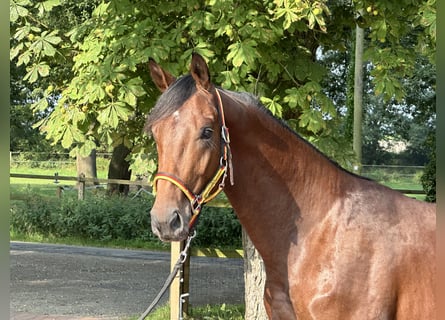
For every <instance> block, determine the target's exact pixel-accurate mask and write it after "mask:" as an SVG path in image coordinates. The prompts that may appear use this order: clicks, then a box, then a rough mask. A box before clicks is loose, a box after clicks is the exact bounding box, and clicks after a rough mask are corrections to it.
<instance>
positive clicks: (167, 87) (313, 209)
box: [146, 54, 436, 320]
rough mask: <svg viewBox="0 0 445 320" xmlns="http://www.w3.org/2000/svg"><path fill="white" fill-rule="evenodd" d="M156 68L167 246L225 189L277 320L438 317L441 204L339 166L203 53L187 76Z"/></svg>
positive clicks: (157, 210) (153, 123) (158, 226)
mask: <svg viewBox="0 0 445 320" xmlns="http://www.w3.org/2000/svg"><path fill="white" fill-rule="evenodd" d="M150 72H151V76H152V79H153V81H154V82H155V84H156V85H157V87H158V88H159V89H160V90H161V91H162V92H163V94H162V95H161V96H160V98H159V99H158V102H157V104H156V106H155V107H154V109H153V111H152V112H151V114H150V115H149V117H148V119H147V124H146V129H147V130H148V131H149V132H151V133H152V134H153V137H154V139H155V141H156V143H157V149H158V157H159V159H158V160H159V172H160V173H159V175H158V176H157V177H156V179H155V181H154V185H155V187H156V189H157V195H156V200H155V203H154V205H153V208H152V210H151V217H152V229H153V232H154V233H155V234H156V235H157V236H159V238H160V239H162V240H164V241H179V240H184V239H185V238H186V237H187V235H188V233H189V229H190V228H191V225H190V221H191V220H193V219H194V218H195V216H196V215H197V214H198V213H199V207H200V206H201V202H205V201H204V200H202V198H203V197H204V198H205V197H206V196H207V194H210V193H212V194H213V193H216V192H217V191H218V189H221V188H222V187H224V185H225V187H224V192H225V194H226V195H227V198H228V199H229V201H230V203H231V204H232V206H233V208H234V210H235V212H236V214H237V216H238V218H239V220H240V222H241V224H242V225H243V226H244V228H245V230H246V231H247V233H248V235H249V236H250V238H251V240H252V241H253V243H254V245H255V247H256V248H257V249H258V251H259V253H260V254H261V256H262V258H263V260H264V264H265V268H266V275H267V279H266V287H265V292H264V303H265V306H266V311H267V313H268V316H269V318H270V319H285V320H288V319H329V320H332V319H360V320H361V319H429V320H430V319H435V318H436V313H435V286H434V282H435V272H436V261H435V228H436V216H435V210H436V209H435V205H432V204H427V203H424V202H421V201H417V200H413V199H410V198H408V197H405V196H404V195H402V194H401V193H399V192H396V191H394V190H391V189H389V188H387V187H384V186H382V185H379V184H377V183H375V182H373V181H370V180H367V179H365V178H362V177H359V176H356V175H354V174H352V173H349V172H347V171H345V170H343V169H342V168H340V167H339V166H338V165H336V164H335V163H334V162H332V161H330V160H329V159H328V158H327V157H325V156H324V155H323V154H321V153H320V152H319V151H317V150H316V149H315V148H314V147H313V146H312V145H310V144H309V143H307V142H306V141H305V140H303V139H302V138H301V137H299V136H298V135H297V134H296V133H294V132H293V131H292V130H290V129H289V128H288V127H287V126H286V125H285V124H284V123H282V122H280V121H279V120H277V119H275V118H274V117H273V116H271V115H270V113H269V112H267V110H266V109H265V108H264V107H262V106H261V105H260V103H259V102H258V100H257V99H255V98H254V97H252V96H251V95H250V94H247V93H237V92H232V91H227V90H223V89H221V88H217V87H215V86H214V85H213V84H212V83H211V81H210V75H209V70H208V66H207V64H206V62H205V61H204V59H203V58H202V57H201V56H199V55H197V54H194V55H193V57H192V62H191V67H190V74H189V75H186V76H183V77H180V78H178V79H175V78H174V77H173V76H172V75H170V74H169V73H168V72H166V71H164V70H163V69H162V68H161V67H159V66H158V65H157V64H156V63H155V62H154V61H150ZM226 124H227V127H228V128H229V129H230V140H229V138H228V132H227V129H225V127H226ZM221 128H222V129H221ZM232 162H233V168H232V167H231V165H230V164H231V163H232ZM215 172H222V173H221V174H219V175H217V174H215ZM230 175H232V176H233V180H232V179H230V180H231V181H230V182H229V180H227V181H225V180H226V179H225V178H226V176H230ZM209 181H213V182H212V183H209ZM220 184H221V185H220ZM202 190H207V191H206V192H205V195H204V196H202V194H203V193H202ZM200 192H201V194H200Z"/></svg>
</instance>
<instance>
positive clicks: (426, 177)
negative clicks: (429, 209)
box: [421, 134, 436, 202]
mask: <svg viewBox="0 0 445 320" xmlns="http://www.w3.org/2000/svg"><path fill="white" fill-rule="evenodd" d="M427 144H428V146H429V147H430V149H431V151H430V160H429V162H428V164H427V165H426V166H425V171H424V173H423V175H422V178H421V182H422V186H423V190H424V191H425V193H426V197H425V200H426V201H428V202H436V149H435V147H436V135H435V134H430V135H429V137H428V139H427Z"/></svg>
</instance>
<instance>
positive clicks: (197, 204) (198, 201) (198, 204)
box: [190, 195, 201, 213]
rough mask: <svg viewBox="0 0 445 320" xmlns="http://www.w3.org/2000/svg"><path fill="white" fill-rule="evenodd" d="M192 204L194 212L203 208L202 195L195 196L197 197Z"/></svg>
mask: <svg viewBox="0 0 445 320" xmlns="http://www.w3.org/2000/svg"><path fill="white" fill-rule="evenodd" d="M190 204H191V206H192V211H193V213H195V212H197V211H199V210H201V195H197V196H195V198H194V199H193V201H192V202H191V203H190Z"/></svg>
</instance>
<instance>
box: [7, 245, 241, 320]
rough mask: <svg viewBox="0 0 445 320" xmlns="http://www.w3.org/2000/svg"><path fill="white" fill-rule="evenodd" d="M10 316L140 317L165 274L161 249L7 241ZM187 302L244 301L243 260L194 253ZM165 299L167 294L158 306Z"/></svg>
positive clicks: (37, 319)
mask: <svg viewBox="0 0 445 320" xmlns="http://www.w3.org/2000/svg"><path fill="white" fill-rule="evenodd" d="M10 265H11V270H10V277H11V280H10V314H11V315H10V318H11V319H14V320H43V319H83V320H87V319H88V320H92V319H125V318H128V317H130V316H138V315H140V314H141V313H142V312H143V311H144V310H145V308H146V307H147V306H148V305H149V304H150V303H151V301H152V300H153V298H154V297H155V295H156V294H157V293H158V291H159V290H160V288H161V287H162V285H163V283H164V281H165V279H166V277H167V276H168V274H169V270H170V269H169V268H170V255H169V253H165V252H148V251H142V250H118V249H104V248H92V247H79V246H64V245H52V244H51V245H50V244H35V243H24V242H11V245H10ZM190 274H191V276H190V304H191V306H192V307H193V305H206V304H216V303H219V304H222V303H227V304H230V303H242V302H243V299H244V280H243V261H242V260H241V259H218V258H202V257H192V258H191V264H190ZM167 301H168V293H166V294H165V296H164V297H163V299H162V300H161V302H160V304H161V305H162V304H165V303H166V302H167Z"/></svg>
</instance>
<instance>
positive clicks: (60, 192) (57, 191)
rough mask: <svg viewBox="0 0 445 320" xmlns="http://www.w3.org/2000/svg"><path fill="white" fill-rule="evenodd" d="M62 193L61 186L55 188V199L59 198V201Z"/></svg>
mask: <svg viewBox="0 0 445 320" xmlns="http://www.w3.org/2000/svg"><path fill="white" fill-rule="evenodd" d="M62 191H63V187H62V186H57V190H56V195H57V198H59V199H61V198H62Z"/></svg>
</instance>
